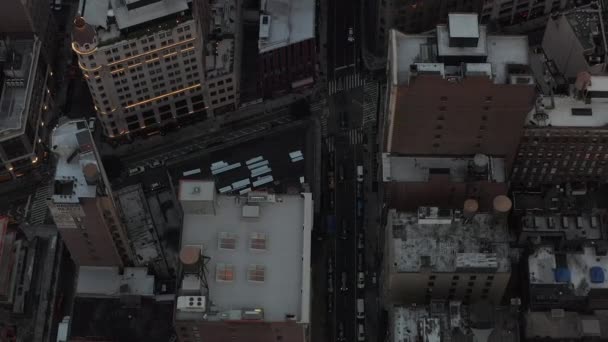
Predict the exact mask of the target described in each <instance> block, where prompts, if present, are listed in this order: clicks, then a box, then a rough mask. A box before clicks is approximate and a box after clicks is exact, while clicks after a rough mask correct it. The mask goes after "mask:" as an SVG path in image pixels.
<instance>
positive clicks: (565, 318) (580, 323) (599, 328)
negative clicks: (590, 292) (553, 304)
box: [524, 310, 608, 340]
mask: <svg viewBox="0 0 608 342" xmlns="http://www.w3.org/2000/svg"><path fill="white" fill-rule="evenodd" d="M524 324H525V330H524V334H525V336H526V338H529V339H533V338H537V337H541V338H550V339H555V340H579V339H583V338H594V337H595V338H597V337H600V338H601V339H602V340H605V339H608V312H606V311H596V312H594V313H593V314H592V315H583V314H579V313H577V312H571V311H563V310H554V311H539V312H527V313H526V314H525V320H524Z"/></svg>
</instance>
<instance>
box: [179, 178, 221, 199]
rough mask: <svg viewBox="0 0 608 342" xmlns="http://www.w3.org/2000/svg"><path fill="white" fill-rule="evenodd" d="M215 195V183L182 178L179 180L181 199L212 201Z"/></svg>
mask: <svg viewBox="0 0 608 342" xmlns="http://www.w3.org/2000/svg"><path fill="white" fill-rule="evenodd" d="M214 195H215V183H213V182H212V181H199V180H187V179H182V180H180V182H179V194H178V198H177V199H178V200H179V201H212V200H213V199H214Z"/></svg>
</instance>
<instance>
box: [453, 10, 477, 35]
mask: <svg viewBox="0 0 608 342" xmlns="http://www.w3.org/2000/svg"><path fill="white" fill-rule="evenodd" d="M477 20H478V19H477V13H450V14H448V26H449V28H450V37H457V38H478V37H479V25H477V24H478V21H477Z"/></svg>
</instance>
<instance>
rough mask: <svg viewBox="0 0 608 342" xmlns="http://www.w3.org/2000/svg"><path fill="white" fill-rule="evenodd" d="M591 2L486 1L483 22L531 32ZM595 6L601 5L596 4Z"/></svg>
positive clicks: (482, 15)
mask: <svg viewBox="0 0 608 342" xmlns="http://www.w3.org/2000/svg"><path fill="white" fill-rule="evenodd" d="M591 2H592V1H591V0H577V1H568V0H484V2H483V4H482V9H481V21H482V22H483V23H490V22H494V23H496V24H498V26H500V27H501V28H502V29H504V30H506V31H516V32H519V33H523V32H529V31H533V30H536V29H541V28H543V27H544V26H545V25H546V24H547V20H548V19H549V18H550V17H551V16H552V15H555V14H556V13H559V12H560V11H563V10H567V9H568V8H572V7H578V6H586V5H589V3H591ZM594 6H599V5H598V4H597V3H595V4H594ZM549 20H550V19H549Z"/></svg>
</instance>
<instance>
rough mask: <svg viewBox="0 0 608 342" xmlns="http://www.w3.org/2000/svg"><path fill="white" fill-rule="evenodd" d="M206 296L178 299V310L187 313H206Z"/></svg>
mask: <svg viewBox="0 0 608 342" xmlns="http://www.w3.org/2000/svg"><path fill="white" fill-rule="evenodd" d="M205 309H206V305H205V296H179V297H177V310H180V311H187V312H205Z"/></svg>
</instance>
